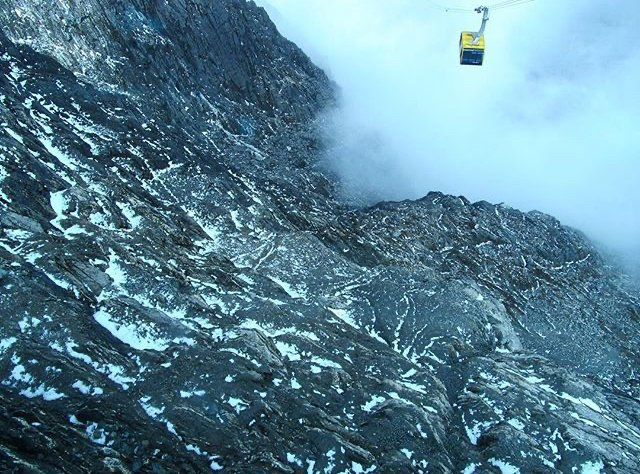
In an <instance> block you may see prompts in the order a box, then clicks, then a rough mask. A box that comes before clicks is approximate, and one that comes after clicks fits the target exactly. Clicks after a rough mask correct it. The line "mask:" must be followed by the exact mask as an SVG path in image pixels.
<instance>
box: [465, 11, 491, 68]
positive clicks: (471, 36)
mask: <svg viewBox="0 0 640 474" xmlns="http://www.w3.org/2000/svg"><path fill="white" fill-rule="evenodd" d="M476 12H478V13H482V14H483V15H482V26H480V31H478V32H477V33H472V32H471V31H463V32H462V33H460V64H462V65H472V66H482V61H483V60H484V29H485V27H486V26H487V21H489V8H488V7H478V8H476Z"/></svg>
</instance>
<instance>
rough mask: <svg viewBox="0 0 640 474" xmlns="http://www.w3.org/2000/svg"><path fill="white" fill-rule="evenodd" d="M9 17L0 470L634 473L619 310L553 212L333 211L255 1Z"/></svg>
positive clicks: (2, 10)
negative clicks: (550, 215)
mask: <svg viewBox="0 0 640 474" xmlns="http://www.w3.org/2000/svg"><path fill="white" fill-rule="evenodd" d="M0 20H1V22H2V23H1V24H2V25H3V26H2V32H1V33H0V87H1V91H0V223H1V226H2V227H1V231H0V262H1V267H0V285H1V288H2V292H1V293H0V311H1V314H2V319H1V320H0V400H1V403H0V407H1V408H0V414H1V420H2V425H3V430H2V433H1V434H0V466H2V467H3V469H4V470H8V471H16V472H24V471H26V472H51V471H64V472H96V471H111V472H174V471H176V470H180V471H184V472H202V471H206V470H222V471H223V472H307V473H309V472H311V473H315V472H323V473H332V472H335V473H338V472H353V473H359V472H374V471H375V472H393V473H399V472H462V471H464V472H466V473H471V472H518V471H520V472H523V473H524V472H621V473H623V472H625V473H626V472H629V473H631V472H637V471H638V470H640V430H638V428H637V427H638V426H640V422H639V421H640V420H639V419H638V418H639V414H640V404H639V403H638V395H639V389H638V378H637V375H636V373H635V368H636V367H637V365H638V361H639V357H638V349H637V347H638V343H637V341H638V340H640V334H639V327H640V326H639V324H638V323H639V322H638V319H639V317H640V299H639V297H638V295H637V293H634V292H633V291H631V290H630V287H629V286H628V285H627V284H626V283H625V282H624V280H623V277H622V276H621V275H620V274H619V273H617V272H616V271H615V270H614V269H613V268H611V267H609V266H608V264H607V262H606V261H605V260H604V259H603V258H602V257H601V256H600V255H599V253H598V251H597V250H596V249H595V248H593V246H592V245H591V244H590V243H589V242H588V241H587V240H586V239H585V238H584V237H583V236H582V235H581V234H579V233H578V232H576V231H574V230H572V229H568V228H566V227H563V226H561V225H560V223H558V222H557V221H556V220H555V219H553V218H551V217H549V216H545V215H542V214H539V213H521V212H519V211H517V210H514V209H510V208H508V207H506V206H503V205H498V206H496V205H492V204H489V203H485V202H480V203H470V202H468V201H467V200H465V199H464V198H461V197H452V196H445V195H442V194H439V193H430V194H429V195H427V196H426V197H425V198H424V199H422V200H419V201H415V202H408V201H407V202H402V203H381V204H379V205H376V206H374V207H372V208H368V209H351V208H349V207H348V206H347V205H345V204H344V203H341V202H340V200H339V198H338V197H337V196H338V194H337V192H336V189H335V182H334V180H333V179H332V177H331V176H330V175H329V174H328V173H327V172H326V171H324V170H323V168H322V165H321V163H320V161H319V157H320V156H321V154H322V151H323V148H322V141H321V140H320V138H319V134H318V133H317V124H315V123H313V120H314V118H315V117H317V116H318V114H319V113H320V112H321V111H322V110H323V108H326V107H330V106H332V104H333V101H334V95H335V90H334V86H333V85H332V84H331V82H330V81H329V80H328V79H327V77H326V76H325V75H324V73H322V71H320V70H319V69H317V68H316V67H315V66H314V65H313V64H312V63H311V62H310V61H309V60H308V58H307V57H306V56H305V55H304V54H303V53H302V52H301V51H300V50H298V49H297V48H296V47H295V45H293V44H292V43H290V42H288V41H287V40H285V39H284V38H282V37H281V36H280V35H279V34H278V33H277V31H276V29H275V27H274V26H273V25H272V24H271V22H270V21H269V19H268V18H267V16H266V14H265V13H264V11H263V10H262V9H260V8H257V7H256V6H255V5H254V4H253V3H252V2H246V1H244V0H216V1H213V2H209V1H206V2H205V1H203V0H185V1H183V2H170V3H169V2H161V1H152V2H141V1H133V2H124V1H120V0H87V1H85V2H78V3H70V4H67V3H64V2H58V3H55V4H51V3H50V2H44V1H33V0H30V1H26V0H9V1H7V2H5V3H4V4H3V5H2V6H0Z"/></svg>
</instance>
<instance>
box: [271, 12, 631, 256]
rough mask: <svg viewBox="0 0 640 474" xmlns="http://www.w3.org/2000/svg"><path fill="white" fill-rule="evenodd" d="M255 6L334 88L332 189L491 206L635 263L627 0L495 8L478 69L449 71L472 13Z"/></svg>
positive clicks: (474, 22)
mask: <svg viewBox="0 0 640 474" xmlns="http://www.w3.org/2000/svg"><path fill="white" fill-rule="evenodd" d="M258 3H259V4H261V5H263V6H265V7H266V8H267V10H268V11H269V13H270V15H271V17H272V19H273V20H274V21H275V23H276V25H277V26H278V28H279V29H280V31H281V32H282V33H283V34H284V35H285V36H287V37H289V38H290V39H292V40H293V41H295V42H296V43H298V44H299V45H300V46H301V47H302V48H303V49H304V50H305V51H306V52H307V53H308V54H309V55H310V56H311V58H312V59H313V60H314V61H315V62H316V63H317V64H318V65H319V66H321V67H323V68H324V69H325V70H326V71H327V72H328V73H329V75H330V76H331V77H332V78H333V79H334V80H335V81H336V82H337V83H338V84H339V85H340V87H341V88H342V93H343V103H342V107H341V109H340V110H339V111H338V112H336V113H334V114H333V116H332V117H331V120H330V123H331V124H332V125H331V127H330V129H329V135H331V136H333V137H334V139H333V140H334V143H335V144H336V148H335V149H333V150H332V152H331V157H330V160H331V163H332V165H333V166H334V167H335V168H336V169H337V170H338V171H339V172H340V174H341V175H342V177H343V179H344V182H345V185H346V191H347V192H349V193H351V194H353V193H359V194H360V195H361V196H364V197H365V198H366V199H368V200H370V201H375V200H380V199H405V198H417V197H420V196H422V195H424V194H426V193H427V192H428V191H430V190H440V191H444V192H447V193H452V194H462V195H465V196H467V197H468V198H469V199H472V200H480V199H486V200H489V201H493V202H506V203H508V204H510V205H513V206H515V207H518V208H521V209H523V210H530V209H538V210H541V211H544V212H547V213H550V214H553V215H555V216H556V217H558V218H560V219H561V220H562V221H563V222H564V223H566V224H569V225H572V226H574V227H578V228H580V229H582V230H584V231H585V232H587V233H588V234H589V235H591V236H592V237H594V238H595V239H597V240H600V241H603V242H605V243H606V244H607V245H610V246H612V247H615V248H617V249H618V250H624V251H628V252H630V251H636V252H638V253H640V133H639V132H638V126H639V122H640V48H637V47H636V46H635V45H636V44H637V42H638V41H637V38H636V37H637V34H638V31H637V25H640V9H638V8H637V1H636V0H617V1H616V2H612V4H611V5H609V4H606V5H605V4H603V3H602V2H600V1H596V0H585V1H580V2H575V1H571V2H557V1H555V0H536V1H533V2H531V3H527V4H524V5H521V6H518V7H514V8H509V9H502V10H495V11H494V12H492V14H491V19H490V21H489V24H488V25H487V31H486V40H487V53H486V58H485V65H484V66H482V67H471V66H468V67H462V66H459V65H458V63H457V60H458V51H457V48H458V35H459V33H460V31H462V30H475V29H477V28H478V27H479V25H480V15H477V14H475V13H457V12H449V13H446V12H443V11H441V10H439V9H437V8H434V7H433V4H432V2H429V1H428V0H394V1H393V2H390V1H388V0H260V1H259V2H258ZM436 3H440V4H448V5H450V6H454V7H464V8H472V7H475V6H477V5H476V3H478V2H477V0H473V1H472V0H457V1H454V0H450V1H447V0H440V1H439V2H436Z"/></svg>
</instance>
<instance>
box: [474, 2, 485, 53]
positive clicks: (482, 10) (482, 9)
mask: <svg viewBox="0 0 640 474" xmlns="http://www.w3.org/2000/svg"><path fill="white" fill-rule="evenodd" d="M475 11H476V12H477V13H482V25H480V31H478V32H477V33H475V34H474V35H473V44H478V43H479V42H480V37H481V36H482V35H483V34H484V29H485V27H486V26H487V21H489V7H483V6H479V7H478V8H476V9H475Z"/></svg>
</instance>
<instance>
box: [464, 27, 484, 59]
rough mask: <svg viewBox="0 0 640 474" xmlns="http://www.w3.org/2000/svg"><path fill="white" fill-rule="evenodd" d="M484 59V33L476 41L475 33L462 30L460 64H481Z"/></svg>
mask: <svg viewBox="0 0 640 474" xmlns="http://www.w3.org/2000/svg"><path fill="white" fill-rule="evenodd" d="M483 59H484V35H480V36H479V37H478V40H477V41H476V33H472V32H471V31H463V32H462V33H460V64H462V65H472V66H482V60H483Z"/></svg>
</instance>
